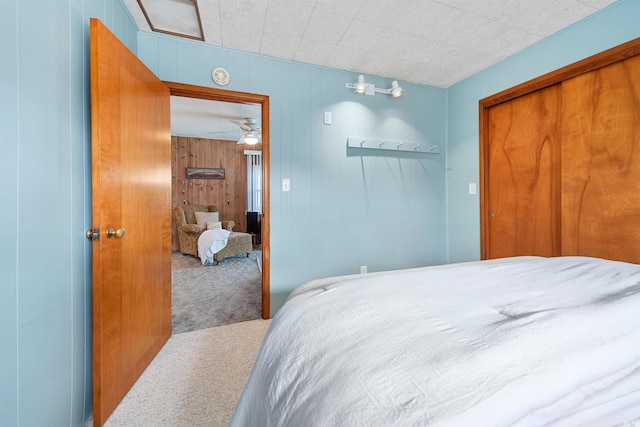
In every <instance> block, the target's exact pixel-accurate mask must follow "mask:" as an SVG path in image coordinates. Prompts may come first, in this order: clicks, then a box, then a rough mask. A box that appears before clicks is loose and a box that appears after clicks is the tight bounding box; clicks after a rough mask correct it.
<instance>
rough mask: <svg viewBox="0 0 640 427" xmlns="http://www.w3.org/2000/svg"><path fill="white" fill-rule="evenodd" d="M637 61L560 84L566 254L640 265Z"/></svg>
mask: <svg viewBox="0 0 640 427" xmlns="http://www.w3.org/2000/svg"><path fill="white" fill-rule="evenodd" d="M639 76H640V56H636V57H632V58H630V59H627V60H625V61H621V62H618V63H615V64H612V65H609V66H607V67H604V68H601V69H598V70H595V71H591V72H589V73H587V74H584V75H581V76H579V77H575V78H573V79H570V80H567V81H565V82H564V83H563V85H562V99H563V111H564V119H563V125H562V140H563V144H562V158H563V172H562V226H563V229H562V241H563V245H562V249H563V250H562V253H563V255H585V256H595V257H601V258H608V259H615V260H621V261H628V262H635V263H640V79H639Z"/></svg>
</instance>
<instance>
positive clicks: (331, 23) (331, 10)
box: [124, 0, 615, 140]
mask: <svg viewBox="0 0 640 427" xmlns="http://www.w3.org/2000/svg"><path fill="white" fill-rule="evenodd" d="M124 1H125V4H126V5H127V7H128V8H129V10H130V12H131V14H132V16H133V18H134V20H135V22H136V24H137V25H138V28H139V29H140V30H143V31H151V29H150V27H149V24H148V23H147V20H146V18H145V16H144V14H143V12H142V11H141V9H140V6H139V4H138V1H137V0H124ZM144 1H145V4H146V5H147V6H146V7H151V6H150V5H153V11H147V13H149V14H150V15H153V16H152V19H154V20H157V21H158V23H159V24H154V26H156V27H157V28H158V27H171V28H181V27H182V28H185V29H186V30H185V31H184V32H191V31H195V32H199V28H197V23H196V22H193V21H194V20H195V16H196V15H195V14H194V13H191V14H190V13H186V12H185V11H184V9H185V4H186V5H187V6H188V5H190V3H191V1H192V0H144ZM614 2H615V0H198V1H197V4H198V8H199V11H200V17H201V21H202V29H203V33H204V40H205V43H209V44H212V45H217V46H223V47H226V48H231V49H237V50H241V51H247V52H254V53H259V54H263V55H269V56H273V57H277V58H283V59H288V60H293V61H300V62H305V63H309V64H315V65H321V66H326V67H332V68H337V69H343V70H347V71H353V72H354V73H358V74H365V75H376V76H381V77H388V78H390V79H394V80H399V82H400V85H401V86H402V82H403V81H407V82H413V83H419V84H425V85H431V86H436V87H442V88H446V87H449V86H451V85H453V84H455V83H457V82H459V81H461V80H463V79H465V78H467V77H469V76H471V75H473V74H475V73H477V72H478V71H480V70H482V69H484V68H486V67H488V66H490V65H492V64H494V63H496V62H499V61H500V60H502V59H504V58H506V57H507V56H509V55H511V54H513V53H515V52H518V51H519V50H522V49H524V48H526V47H527V46H530V45H532V44H534V43H536V42H538V41H539V40H541V39H543V38H544V37H546V36H548V35H550V34H552V33H554V32H556V31H558V30H560V29H562V28H564V27H567V26H569V25H571V24H573V23H575V22H576V21H579V20H580V19H582V18H584V17H586V16H588V15H590V14H592V13H594V12H596V11H598V10H599V9H602V8H604V7H606V6H608V5H609V4H611V3H614ZM164 15H166V16H164ZM152 22H153V21H152ZM171 28H165V29H171ZM215 65H216V64H212V67H214V66H215ZM354 82H355V76H354ZM171 104H172V113H171V117H172V134H174V135H190V136H199V137H202V138H213V137H215V138H220V139H236V140H237V139H238V138H239V137H240V135H241V132H239V131H237V130H235V129H237V127H235V125H233V124H231V123H229V121H228V120H230V119H235V120H242V119H243V118H245V117H255V118H258V119H259V118H260V107H259V106H251V107H253V109H250V107H249V106H247V105H243V104H229V103H218V102H212V101H201V100H195V99H186V98H183V99H182V100H179V99H175V98H172V103H171ZM248 108H249V110H247V109H248ZM200 119H202V120H200ZM231 130H234V132H231ZM226 131H229V132H230V133H218V134H212V133H211V132H226ZM212 135H215V136H212Z"/></svg>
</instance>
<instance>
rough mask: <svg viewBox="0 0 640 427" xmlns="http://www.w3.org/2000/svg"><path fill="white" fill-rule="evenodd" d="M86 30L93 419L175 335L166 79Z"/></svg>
mask: <svg viewBox="0 0 640 427" xmlns="http://www.w3.org/2000/svg"><path fill="white" fill-rule="evenodd" d="M90 37H91V51H90V60H91V126H92V210H93V213H92V222H93V224H92V226H93V228H94V230H95V229H99V230H100V234H99V240H94V241H93V390H94V392H93V411H94V413H93V422H94V425H98V426H99V425H102V424H103V423H104V422H105V420H106V419H107V418H108V416H109V415H110V414H111V412H112V411H113V410H114V408H115V407H116V406H117V405H118V403H119V402H120V401H121V399H122V398H123V397H124V395H125V394H126V393H127V391H128V390H129V389H130V388H131V386H132V385H133V384H134V383H135V381H136V380H137V378H138V377H139V376H140V374H141V373H142V372H143V371H144V369H145V368H146V367H147V365H148V364H149V363H150V361H151V360H152V359H153V357H154V356H155V355H156V354H157V352H158V351H159V350H160V348H161V347H162V346H163V345H164V343H165V342H166V341H167V339H168V338H169V336H170V335H171V222H170V221H171V218H170V210H171V203H170V197H171V157H170V156H171V136H170V110H169V90H168V88H167V87H166V86H164V84H163V83H162V82H161V81H160V80H158V78H157V77H156V76H154V75H153V73H152V72H151V71H149V69H147V68H146V67H145V66H144V65H143V64H142V63H141V62H140V61H139V60H138V59H137V58H136V57H135V56H134V55H133V53H131V52H130V51H129V50H128V49H127V48H126V47H125V46H124V45H123V44H122V43H120V41H119V40H118V39H117V38H116V37H115V36H114V35H113V34H111V33H110V32H109V30H108V29H107V28H106V27H105V26H104V25H103V24H102V23H100V21H98V20H96V19H91V36H90ZM109 228H112V229H113V231H114V233H115V235H113V236H112V237H111V238H109V237H108V236H107V230H108V229H109ZM121 229H123V230H124V235H121V236H119V234H120V233H118V230H121Z"/></svg>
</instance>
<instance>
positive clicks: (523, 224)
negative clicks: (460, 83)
mask: <svg viewBox="0 0 640 427" xmlns="http://www.w3.org/2000/svg"><path fill="white" fill-rule="evenodd" d="M480 191H481V193H480V194H481V201H480V209H481V212H480V219H481V251H482V258H483V259H491V258H500V257H506V256H517V255H540V256H559V255H584V256H594V257H600V258H607V259H614V260H621V261H627V262H635V263H640V39H635V40H632V41H631V42H628V43H625V44H623V45H620V46H618V47H616V48H613V49H610V50H608V51H605V52H603V53H601V54H598V55H595V56H593V57H590V58H587V59H585V60H583V61H580V62H578V63H576V64H572V65H570V66H567V67H564V68H562V69H560V70H557V71H555V72H553V73H550V74H547V75H545V76H542V77H540V78H537V79H534V80H532V81H530V82H527V83H524V84H522V85H519V86H516V87H515V88H512V89H508V90H506V91H504V92H501V93H499V94H496V95H494V96H491V97H489V98H486V99H483V100H481V101H480Z"/></svg>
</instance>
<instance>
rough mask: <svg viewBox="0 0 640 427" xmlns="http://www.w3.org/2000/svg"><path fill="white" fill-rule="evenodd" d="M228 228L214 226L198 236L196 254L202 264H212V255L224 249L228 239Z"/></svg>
mask: <svg viewBox="0 0 640 427" xmlns="http://www.w3.org/2000/svg"><path fill="white" fill-rule="evenodd" d="M229 234H231V232H230V231H229V230H225V229H223V228H214V229H213V230H205V231H203V232H202V234H200V237H198V255H199V256H200V261H202V265H211V264H213V256H214V255H215V254H217V253H218V252H220V251H221V250H222V249H224V247H225V246H227V242H228V241H229Z"/></svg>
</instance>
